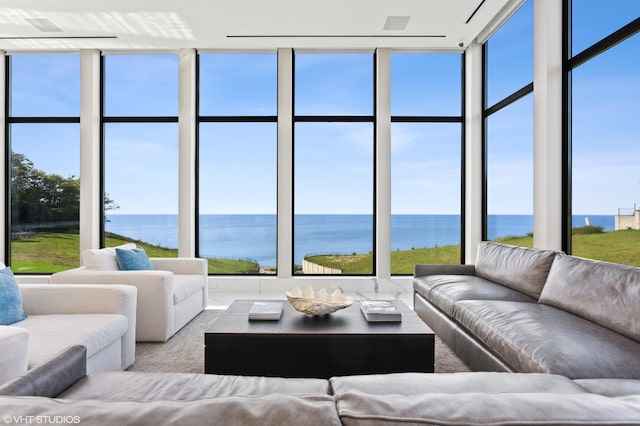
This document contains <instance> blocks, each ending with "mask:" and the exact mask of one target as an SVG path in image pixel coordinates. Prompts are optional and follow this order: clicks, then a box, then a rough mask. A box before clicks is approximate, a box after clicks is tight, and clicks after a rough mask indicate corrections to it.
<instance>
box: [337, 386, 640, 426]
mask: <svg viewBox="0 0 640 426" xmlns="http://www.w3.org/2000/svg"><path fill="white" fill-rule="evenodd" d="M336 406H337V409H338V415H339V416H340V421H341V422H342V424H343V425H345V426H350V425H358V426H366V425H371V426H380V425H396V424H405V425H450V426H453V425H487V426H488V425H491V426H496V425H546V426H549V425H581V426H593V425H617V426H622V425H625V426H631V425H640V421H639V420H638V419H640V395H634V396H630V397H625V398H607V397H605V396H602V395H593V394H564V393H552V392H540V393H521V392H505V393H500V394H484V393H475V392H462V393H455V394H451V393H426V394H419V395H413V396H411V397H406V396H404V395H399V394H388V395H371V394H367V393H363V392H359V391H355V390H354V391H350V392H345V393H343V394H340V395H337V396H336Z"/></svg>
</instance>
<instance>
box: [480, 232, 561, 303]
mask: <svg viewBox="0 0 640 426" xmlns="http://www.w3.org/2000/svg"><path fill="white" fill-rule="evenodd" d="M555 255H556V252H555V251H551V250H539V249H532V248H527V247H517V246H511V245H508V244H500V243H495V242H491V241H481V242H480V243H479V244H478V255H477V259H476V275H477V276H479V277H482V278H486V279H488V280H489V281H493V282H496V283H498V284H502V285H505V286H507V287H510V288H512V289H514V290H517V291H520V292H522V293H525V294H528V295H529V296H531V297H533V298H535V299H536V300H537V299H538V297H540V293H541V292H542V287H543V286H544V285H545V281H546V279H547V275H548V274H549V269H550V268H551V264H552V263H553V260H554V258H555Z"/></svg>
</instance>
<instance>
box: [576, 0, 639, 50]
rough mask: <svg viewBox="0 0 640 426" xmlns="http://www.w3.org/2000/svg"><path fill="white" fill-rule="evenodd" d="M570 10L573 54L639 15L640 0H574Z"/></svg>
mask: <svg viewBox="0 0 640 426" xmlns="http://www.w3.org/2000/svg"><path fill="white" fill-rule="evenodd" d="M571 9H572V10H571V19H572V29H571V31H572V34H571V43H572V52H573V54H574V55H577V54H578V53H580V52H582V51H583V50H584V49H586V48H588V47H590V46H591V45H593V44H594V43H597V42H598V41H600V40H602V39H603V38H605V37H606V36H608V35H609V34H611V33H613V32H615V31H616V30H619V29H620V28H622V27H624V26H625V25H627V24H628V23H630V22H631V21H633V20H635V19H638V18H640V1H638V0H608V1H606V2H603V1H602V0H572V6H571Z"/></svg>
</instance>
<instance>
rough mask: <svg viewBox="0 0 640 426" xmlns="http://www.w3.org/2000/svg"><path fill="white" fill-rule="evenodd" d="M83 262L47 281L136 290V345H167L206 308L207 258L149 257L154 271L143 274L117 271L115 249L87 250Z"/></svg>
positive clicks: (141, 272)
mask: <svg viewBox="0 0 640 426" xmlns="http://www.w3.org/2000/svg"><path fill="white" fill-rule="evenodd" d="M127 247H128V245H127ZM98 257H100V260H99V261H96V259H97V258H98ZM82 259H83V266H81V267H79V268H74V269H70V270H67V271H63V272H58V273H55V274H53V275H51V277H50V279H49V282H50V283H51V284H61V283H82V284H103V285H104V284H109V285H111V284H126V285H132V286H135V287H137V288H138V307H137V326H136V339H137V341H139V342H166V341H167V339H169V338H170V337H171V336H173V335H174V334H175V333H176V332H177V331H178V330H180V329H181V328H182V327H184V326H185V325H186V324H187V323H188V322H189V321H191V319H193V317H195V316H196V315H198V313H200V312H202V310H203V309H204V308H206V306H207V303H208V297H209V295H208V288H207V261H206V259H200V258H184V257H183V258H151V259H150V261H151V264H152V266H153V268H154V269H153V270H144V271H121V270H119V269H118V266H117V264H116V263H115V248H105V249H91V250H86V251H85V252H83V253H82Z"/></svg>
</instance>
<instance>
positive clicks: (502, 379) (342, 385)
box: [329, 372, 588, 397]
mask: <svg viewBox="0 0 640 426" xmlns="http://www.w3.org/2000/svg"><path fill="white" fill-rule="evenodd" d="M329 382H330V383H331V389H332V390H333V393H334V394H335V395H339V394H341V393H345V392H349V391H358V392H363V393H366V394H370V395H390V394H397V395H402V396H407V397H408V396H412V395H422V394H427V393H451V394H454V393H462V392H467V393H493V394H501V393H507V392H519V393H537V392H553V393H588V391H587V390H586V389H584V387H582V386H579V385H577V384H576V383H574V382H573V381H572V380H570V379H568V378H566V377H563V376H558V375H555V374H537V373H496V372H461V373H455V374H451V373H392V374H369V375H361V376H343V377H332V378H331V379H329Z"/></svg>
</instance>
